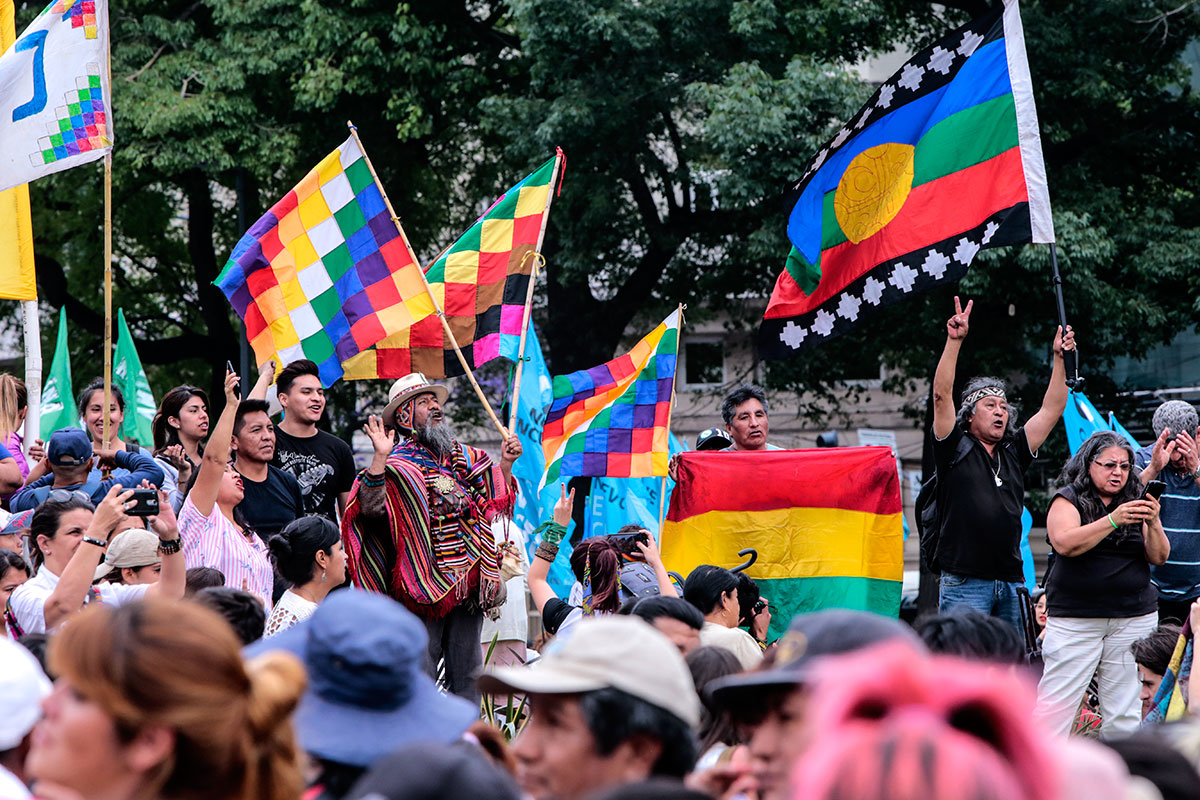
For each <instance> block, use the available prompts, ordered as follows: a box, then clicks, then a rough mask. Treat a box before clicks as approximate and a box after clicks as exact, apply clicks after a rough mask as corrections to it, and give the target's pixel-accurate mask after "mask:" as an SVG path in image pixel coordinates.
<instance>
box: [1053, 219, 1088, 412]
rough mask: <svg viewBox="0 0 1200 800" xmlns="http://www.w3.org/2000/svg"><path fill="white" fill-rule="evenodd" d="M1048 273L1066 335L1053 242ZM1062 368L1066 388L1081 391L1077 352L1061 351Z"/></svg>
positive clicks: (1060, 323)
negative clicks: (1064, 370)
mask: <svg viewBox="0 0 1200 800" xmlns="http://www.w3.org/2000/svg"><path fill="white" fill-rule="evenodd" d="M1050 271H1051V274H1052V277H1051V280H1052V281H1053V283H1054V301H1055V303H1057V305H1058V324H1059V325H1060V326H1061V327H1062V331H1063V336H1066V335H1067V307H1066V305H1065V304H1064V303H1063V290H1062V287H1063V279H1062V275H1061V274H1059V271H1058V250H1057V249H1056V248H1055V246H1054V242H1050ZM1063 367H1064V368H1065V369H1066V373H1067V387H1068V388H1070V389H1074V390H1078V391H1083V384H1084V383H1085V380H1084V379H1083V378H1081V377H1079V351H1078V350H1064V351H1063Z"/></svg>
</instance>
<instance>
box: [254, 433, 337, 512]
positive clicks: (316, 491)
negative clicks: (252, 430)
mask: <svg viewBox="0 0 1200 800" xmlns="http://www.w3.org/2000/svg"><path fill="white" fill-rule="evenodd" d="M271 463H272V464H274V465H275V466H277V467H279V468H280V469H282V470H286V471H287V472H290V473H291V474H292V475H294V476H295V477H296V480H297V481H299V482H300V493H301V495H302V496H303V497H304V513H306V514H320V515H321V516H323V517H325V518H326V519H328V520H330V521H332V522H337V496H338V495H339V494H341V493H342V492H348V491H350V487H351V486H353V485H354V475H355V469H354V452H353V451H352V450H351V449H350V445H348V444H346V443H345V442H343V441H342V440H341V439H339V438H337V437H336V436H334V435H333V434H331V433H326V432H325V431H317V435H316V436H307V437H304V438H300V437H297V436H292V435H291V434H289V433H288V432H287V431H285V430H283V428H276V429H275V458H274V460H273V461H272V462H271Z"/></svg>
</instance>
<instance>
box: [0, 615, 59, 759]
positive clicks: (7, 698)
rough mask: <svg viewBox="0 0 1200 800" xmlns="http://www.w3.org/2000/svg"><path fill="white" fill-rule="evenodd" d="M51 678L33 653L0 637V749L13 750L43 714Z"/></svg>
mask: <svg viewBox="0 0 1200 800" xmlns="http://www.w3.org/2000/svg"><path fill="white" fill-rule="evenodd" d="M48 694H50V680H49V679H48V678H47V677H46V674H45V673H44V672H42V667H41V665H40V664H38V661H37V659H36V658H34V657H33V654H32V653H30V652H29V651H28V650H26V649H25V648H24V647H22V646H21V645H19V644H17V643H16V642H14V641H13V640H11V639H6V638H4V637H0V750H12V749H13V748H14V747H16V746H17V745H19V744H20V743H21V740H22V739H24V738H25V735H26V734H27V733H29V732H30V731H31V730H33V726H34V724H36V723H37V721H38V720H39V719H41V718H42V698H43V697H45V696H46V695H48Z"/></svg>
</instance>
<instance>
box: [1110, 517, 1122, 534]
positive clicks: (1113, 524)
mask: <svg viewBox="0 0 1200 800" xmlns="http://www.w3.org/2000/svg"><path fill="white" fill-rule="evenodd" d="M1108 524H1109V525H1112V526H1113V530H1114V531H1115V530H1117V529H1118V528H1119V527H1121V526H1120V525H1118V524H1117V523H1115V522H1113V518H1112V514H1109V515H1108Z"/></svg>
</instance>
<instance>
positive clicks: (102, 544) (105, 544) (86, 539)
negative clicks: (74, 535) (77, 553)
mask: <svg viewBox="0 0 1200 800" xmlns="http://www.w3.org/2000/svg"><path fill="white" fill-rule="evenodd" d="M80 541H81V542H83V543H84V544H94V545H96V547H99V548H100V549H101V550H103V549H104V548H106V547H108V542H106V541H104V540H103V539H97V538H96V537H94V536H83V537H80Z"/></svg>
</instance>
